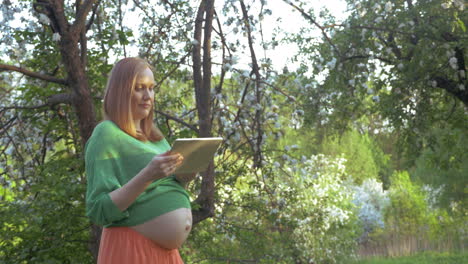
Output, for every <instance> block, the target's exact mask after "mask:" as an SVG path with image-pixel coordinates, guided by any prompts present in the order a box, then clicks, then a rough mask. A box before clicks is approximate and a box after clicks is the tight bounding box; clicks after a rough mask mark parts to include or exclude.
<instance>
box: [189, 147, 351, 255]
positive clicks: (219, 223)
mask: <svg viewBox="0 0 468 264" xmlns="http://www.w3.org/2000/svg"><path fill="white" fill-rule="evenodd" d="M285 158H286V157H285ZM293 164H294V167H292V166H291V165H293ZM344 171H345V167H344V160H343V159H335V158H331V157H327V156H324V155H316V156H311V157H310V158H304V159H303V160H301V161H300V162H298V161H294V160H293V159H291V160H285V163H284V164H283V165H280V164H275V165H273V167H272V168H271V171H269V172H267V173H264V174H261V175H255V174H252V173H249V172H247V171H246V172H244V173H243V174H242V175H241V176H240V177H238V178H237V180H236V181H234V182H232V183H231V184H225V185H222V186H219V188H218V189H217V192H218V197H219V198H218V199H219V203H218V207H217V211H216V217H215V218H214V219H213V220H212V222H211V221H210V223H204V224H203V225H200V226H197V227H196V230H195V232H194V235H193V236H192V239H191V240H190V241H189V242H188V244H187V245H186V246H185V247H184V250H183V252H184V254H185V258H186V261H187V262H195V261H201V260H204V262H203V261H202V262H201V263H218V262H217V261H219V263H224V262H226V261H253V262H259V263H272V262H274V263H309V262H317V263H341V262H342V261H344V260H345V259H347V258H349V256H350V255H352V254H353V252H354V249H355V247H356V244H355V239H356V238H357V235H358V230H359V227H358V226H357V224H356V217H355V215H354V212H355V211H354V206H353V204H352V202H351V201H352V194H351V193H350V192H349V191H348V188H347V186H346V183H345V182H344V181H343V180H342V178H343V177H344ZM259 240H260V241H262V242H261V243H259ZM194 249H198V251H196V250H194Z"/></svg>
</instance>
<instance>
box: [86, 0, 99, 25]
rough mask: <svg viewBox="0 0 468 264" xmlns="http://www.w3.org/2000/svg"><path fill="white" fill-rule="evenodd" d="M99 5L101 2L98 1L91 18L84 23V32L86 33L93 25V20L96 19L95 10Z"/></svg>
mask: <svg viewBox="0 0 468 264" xmlns="http://www.w3.org/2000/svg"><path fill="white" fill-rule="evenodd" d="M100 3H101V0H98V1H97V3H96V4H95V5H94V7H93V14H92V15H91V18H90V19H89V21H88V23H86V31H88V30H89V29H90V28H91V26H92V25H93V23H94V18H95V17H96V13H97V9H98V7H99V4H100Z"/></svg>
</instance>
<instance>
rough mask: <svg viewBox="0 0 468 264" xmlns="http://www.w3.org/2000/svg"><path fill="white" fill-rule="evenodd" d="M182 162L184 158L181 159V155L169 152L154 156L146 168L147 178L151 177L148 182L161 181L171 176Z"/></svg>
mask: <svg viewBox="0 0 468 264" xmlns="http://www.w3.org/2000/svg"><path fill="white" fill-rule="evenodd" d="M183 160H184V157H182V155H180V154H179V153H172V152H170V151H168V152H166V153H163V154H160V155H157V156H154V158H153V159H152V160H151V161H150V163H148V165H147V166H146V169H147V170H148V172H149V176H150V177H151V179H149V180H156V179H161V178H164V177H167V176H169V175H171V174H173V173H174V172H175V170H176V169H177V168H178V167H179V166H180V165H181V164H182V161H183Z"/></svg>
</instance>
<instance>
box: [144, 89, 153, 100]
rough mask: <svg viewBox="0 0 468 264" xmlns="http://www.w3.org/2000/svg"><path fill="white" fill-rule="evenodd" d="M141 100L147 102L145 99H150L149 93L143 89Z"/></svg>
mask: <svg viewBox="0 0 468 264" xmlns="http://www.w3.org/2000/svg"><path fill="white" fill-rule="evenodd" d="M143 99H144V100H147V99H151V92H150V90H149V89H145V90H144V92H143Z"/></svg>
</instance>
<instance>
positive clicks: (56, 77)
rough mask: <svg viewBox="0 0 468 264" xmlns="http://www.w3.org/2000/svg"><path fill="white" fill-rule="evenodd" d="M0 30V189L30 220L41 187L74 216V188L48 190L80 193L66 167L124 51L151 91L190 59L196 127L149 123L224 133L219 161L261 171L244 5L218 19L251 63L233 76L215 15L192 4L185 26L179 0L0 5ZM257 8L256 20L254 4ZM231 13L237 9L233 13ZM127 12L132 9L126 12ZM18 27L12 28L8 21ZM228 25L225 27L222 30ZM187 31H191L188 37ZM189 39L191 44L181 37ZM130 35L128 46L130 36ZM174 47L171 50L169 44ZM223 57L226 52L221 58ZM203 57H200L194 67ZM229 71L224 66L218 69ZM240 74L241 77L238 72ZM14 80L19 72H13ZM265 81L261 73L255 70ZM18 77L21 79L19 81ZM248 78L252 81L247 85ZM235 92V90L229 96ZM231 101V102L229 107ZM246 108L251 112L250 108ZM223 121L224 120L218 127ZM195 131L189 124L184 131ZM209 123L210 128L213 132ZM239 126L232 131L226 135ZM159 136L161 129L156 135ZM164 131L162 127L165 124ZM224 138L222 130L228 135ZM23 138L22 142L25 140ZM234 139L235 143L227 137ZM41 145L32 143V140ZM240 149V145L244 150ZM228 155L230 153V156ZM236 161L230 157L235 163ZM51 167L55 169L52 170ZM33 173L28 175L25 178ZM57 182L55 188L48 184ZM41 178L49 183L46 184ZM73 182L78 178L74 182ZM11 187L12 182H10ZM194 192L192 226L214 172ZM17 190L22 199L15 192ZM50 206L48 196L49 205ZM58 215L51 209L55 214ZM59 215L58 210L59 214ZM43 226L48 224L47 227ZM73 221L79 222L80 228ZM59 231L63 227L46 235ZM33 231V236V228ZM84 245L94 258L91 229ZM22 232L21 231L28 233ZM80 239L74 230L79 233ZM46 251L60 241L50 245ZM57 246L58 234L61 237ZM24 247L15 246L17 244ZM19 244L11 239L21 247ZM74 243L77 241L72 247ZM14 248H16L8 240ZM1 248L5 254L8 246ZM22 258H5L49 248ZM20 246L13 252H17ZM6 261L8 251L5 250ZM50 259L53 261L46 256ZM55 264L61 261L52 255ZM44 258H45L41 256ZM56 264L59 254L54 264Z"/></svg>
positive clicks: (209, 210)
mask: <svg viewBox="0 0 468 264" xmlns="http://www.w3.org/2000/svg"><path fill="white" fill-rule="evenodd" d="M3 4H4V5H2V8H3V9H2V11H3V14H4V16H3V20H4V21H3V22H2V24H1V29H2V31H3V32H5V34H4V35H3V39H2V40H4V43H6V44H8V46H4V47H2V50H1V52H2V54H4V55H6V58H9V59H8V60H7V61H2V62H1V63H0V70H1V71H2V78H3V79H2V84H3V85H4V86H5V91H2V93H3V94H4V95H6V96H5V97H2V99H1V103H2V105H1V107H0V113H1V119H2V120H1V122H2V123H1V129H2V130H1V133H0V134H1V137H2V142H4V145H3V146H2V149H1V150H0V151H1V154H2V160H1V163H2V165H4V166H3V168H5V169H3V168H2V170H1V171H0V173H1V174H2V176H3V175H4V176H3V177H4V183H3V184H4V187H5V188H4V190H8V191H12V192H13V193H15V195H14V196H10V198H9V199H8V201H10V200H11V197H14V198H13V199H14V200H15V201H18V202H21V203H20V204H23V203H24V204H26V205H30V204H31V203H34V201H35V200H36V199H37V200H40V202H36V203H35V205H37V206H34V211H29V213H30V214H40V212H41V208H43V207H42V206H45V204H47V199H49V198H51V197H47V196H42V195H39V196H38V194H39V193H41V192H40V191H39V190H40V189H41V186H42V184H46V183H51V184H52V185H51V186H49V187H51V189H50V191H49V192H50V193H53V194H57V196H58V197H60V199H58V198H57V199H56V201H57V204H58V205H61V204H64V203H66V202H65V201H66V200H67V198H70V199H73V200H75V199H77V201H78V205H79V206H77V207H73V208H71V207H65V208H67V209H66V210H65V209H64V210H65V211H64V212H68V213H70V214H75V213H76V214H78V215H79V214H80V213H79V212H80V209H82V208H83V203H82V202H83V198H84V197H83V190H82V189H80V188H75V189H73V190H71V191H70V192H63V190H64V188H63V184H58V182H60V183H62V181H63V180H64V181H65V182H75V181H76V183H77V184H80V185H81V186H85V177H84V174H83V164H82V162H81V163H73V164H74V165H73V166H68V167H67V162H69V161H70V160H81V158H82V155H83V153H82V151H83V146H84V144H85V143H86V141H87V139H88V138H89V136H90V135H91V133H92V130H93V128H94V126H95V125H96V123H97V120H98V119H99V116H100V113H99V112H97V111H96V110H95V108H96V107H99V106H100V104H101V102H100V100H101V98H102V92H103V88H104V86H105V81H106V73H108V72H109V71H110V68H111V66H112V61H109V60H110V59H111V56H112V55H115V56H127V55H128V54H129V53H130V52H129V49H130V47H137V48H139V55H140V56H142V57H145V58H147V59H148V60H149V61H150V63H151V64H153V65H155V68H156V69H157V70H158V71H157V74H156V77H157V82H158V86H161V87H163V86H166V85H167V83H166V82H168V81H174V80H175V81H181V80H183V79H184V78H185V81H186V82H190V79H191V78H187V74H190V75H191V74H192V73H191V72H189V71H187V70H183V69H180V68H182V67H183V66H185V65H184V64H185V63H186V58H187V57H188V56H190V54H191V56H192V60H193V65H192V70H193V86H194V88H195V89H193V94H195V98H196V101H195V109H196V110H197V113H198V121H197V120H194V119H193V118H189V120H188V121H186V120H183V119H182V118H179V117H177V116H175V115H173V114H170V113H167V112H165V111H162V110H160V109H156V112H157V113H159V116H158V119H159V121H161V120H163V121H164V120H165V121H166V124H168V120H171V121H174V122H175V123H176V124H177V125H180V126H181V127H182V128H179V129H176V130H177V131H179V132H180V131H182V130H183V129H184V128H188V129H190V130H192V131H193V132H194V133H196V134H197V135H198V136H202V137H205V136H210V135H211V134H212V133H213V131H216V132H217V133H225V138H226V142H231V144H226V147H225V148H224V149H222V154H223V155H224V157H228V156H229V155H231V153H232V152H233V153H236V152H238V154H236V155H238V156H239V157H242V159H244V160H247V159H249V158H250V157H254V160H255V166H254V168H261V167H262V166H263V163H264V160H263V158H262V156H263V155H264V153H263V149H262V148H263V147H264V144H265V140H266V137H265V135H266V133H265V130H264V127H265V126H267V125H269V124H268V123H267V122H264V121H263V120H264V116H263V115H264V111H265V110H264V108H266V107H269V105H271V102H270V101H268V100H267V99H268V98H265V97H264V96H263V90H264V89H265V87H266V86H267V85H270V86H268V87H272V88H271V89H273V88H274V87H273V86H271V84H269V83H267V82H266V81H265V80H266V79H267V77H264V76H262V75H261V73H260V67H259V64H258V62H257V59H256V56H255V52H254V49H253V45H254V37H253V35H252V31H253V30H254V26H255V24H256V23H258V20H255V19H254V17H253V16H252V15H250V14H249V6H246V5H245V3H244V2H243V1H239V2H235V3H234V2H229V1H228V2H226V4H225V7H224V9H225V12H226V14H227V13H229V12H231V11H232V12H234V13H241V14H242V15H241V16H240V17H238V18H237V17H236V20H238V21H239V22H238V23H236V24H235V25H237V26H240V27H241V28H242V30H243V31H244V32H246V39H247V42H248V44H247V45H248V47H249V49H248V50H249V52H250V54H249V56H251V62H252V71H251V72H250V73H248V72H247V71H244V72H243V73H242V74H241V75H238V74H237V73H236V72H238V71H241V70H240V69H235V68H234V67H233V65H234V64H235V63H234V60H235V58H234V56H233V55H232V52H233V51H232V50H233V49H235V46H236V45H239V44H237V43H238V42H237V43H235V44H234V45H232V44H231V45H230V44H229V43H227V41H226V38H225V35H224V34H223V29H222V24H221V22H220V19H219V15H218V14H216V15H215V11H214V1H208V0H203V1H201V2H200V5H199V6H198V9H197V12H196V16H195V20H192V19H191V17H192V14H193V9H194V8H193V7H192V6H190V5H189V4H188V3H187V2H186V1H162V2H161V3H160V4H158V5H152V4H150V3H149V2H146V1H136V0H135V1H118V2H117V1H104V0H87V1H76V2H75V3H72V2H70V1H60V0H37V1H22V2H17V3H12V2H11V1H8V0H5V1H3ZM254 4H258V5H259V6H260V7H261V8H260V9H259V10H260V14H261V15H263V14H264V12H265V13H268V12H267V11H265V10H264V8H263V7H264V3H263V2H262V1H261V2H260V3H254ZM124 6H129V7H130V8H129V9H128V10H130V11H129V12H133V11H135V10H139V11H138V12H140V13H143V14H144V19H142V24H141V28H142V29H141V31H139V32H132V31H131V29H130V28H129V27H126V26H124V23H123V21H124V19H123V17H124V15H125V14H124V12H125V10H126V9H124ZM239 10H241V11H239ZM135 12H136V11H135ZM18 17H21V18H20V19H19V20H20V22H21V23H17V22H16V21H15V20H16V19H17V18H18ZM214 19H216V22H217V23H216V25H217V26H218V30H217V31H216V33H217V34H218V35H217V38H216V41H217V43H219V42H221V45H219V44H218V45H217V48H218V49H219V50H222V51H223V52H222V54H223V55H222V60H221V61H222V62H221V77H220V79H219V83H218V84H217V85H215V89H214V91H215V93H214V94H213V91H212V86H213V85H212V81H213V74H212V70H211V64H212V58H211V49H212V45H211V42H212V40H213V39H215V38H214V37H213V36H212V31H213V21H214ZM230 23H232V21H231V22H229V21H228V22H227V24H228V25H230ZM192 30H193V31H192ZM192 32H193V37H190V34H191V33H192ZM137 37H138V38H137ZM174 39H175V40H178V41H180V42H179V43H178V44H174V43H173V42H171V40H174ZM180 51H182V52H180ZM226 52H227V53H229V54H230V56H229V58H227V57H226ZM202 57H203V59H202ZM228 65H229V66H228ZM228 70H230V71H232V74H233V76H236V75H237V76H238V77H239V78H238V81H239V82H238V83H236V82H235V81H234V82H231V85H234V84H235V86H232V87H231V89H229V90H228V91H224V90H223V84H224V82H225V79H224V76H225V74H226V72H227V71H228ZM246 72H247V74H246ZM16 73H19V74H16ZM265 73H268V71H265ZM24 76H26V77H27V78H24ZM253 76H254V77H253ZM238 89H242V90H241V91H242V92H241V93H239V90H238ZM228 93H232V94H238V95H239V94H241V97H240V98H238V97H233V98H235V99H236V100H237V101H238V102H237V103H233V105H237V106H236V107H234V108H235V110H234V111H233V112H229V111H227V108H225V107H224V106H225V105H226V104H227V102H228V101H227V99H228V98H227V96H226V95H224V94H228ZM229 103H231V102H229ZM252 105H255V108H253V113H252V108H250V106H252ZM223 120H229V122H225V121H223ZM195 122H196V123H198V125H193V123H195ZM214 123H216V126H215V125H213V124H214ZM239 125H240V126H241V133H239V132H238V131H236V129H238V126H239ZM164 129H166V128H164ZM167 129H169V130H170V129H171V127H169V125H167ZM228 131H229V132H228ZM25 132H27V133H28V134H26V133H25ZM237 137H241V138H242V140H241V141H239V139H236V138H237ZM37 139H41V140H37ZM246 146H248V147H246ZM231 150H232V151H231ZM239 159H240V158H239ZM61 166H63V167H65V168H68V169H69V170H70V171H73V173H69V175H66V176H65V177H64V176H63V175H61V176H60V175H58V173H59V172H63V171H61V170H57V168H59V167H61ZM54 169H55V170H54ZM35 173H37V177H32V176H33V175H34V174H35ZM57 177H59V179H60V180H59V181H57ZM46 179H55V180H54V181H50V182H49V181H46ZM77 179H78V180H77ZM11 183H13V184H11ZM194 188H195V189H197V193H198V198H197V199H196V200H195V202H196V204H197V206H194V210H193V213H194V222H195V223H196V222H199V221H202V220H203V219H206V218H207V217H210V216H212V215H213V210H214V193H215V190H214V166H213V165H211V167H210V168H209V169H208V171H207V172H205V173H204V174H203V177H202V181H201V183H200V184H199V185H197V184H196V185H195V186H194ZM20 192H22V195H18V193H20ZM54 199H55V198H54ZM58 207H60V206H58ZM3 208H4V209H5V210H6V212H8V214H6V216H8V217H11V218H14V216H13V213H12V212H13V211H15V210H19V211H21V212H23V213H25V214H26V212H27V210H28V208H32V207H31V206H17V204H16V203H12V202H7V203H6V206H5V207H3ZM67 210H68V211H67ZM47 219H48V221H47V223H48V224H44V225H42V227H41V228H46V229H48V230H49V229H54V228H55V227H53V226H51V225H50V223H53V221H52V220H50V219H53V218H52V216H51V215H50V216H47ZM49 220H50V221H49ZM6 222H9V223H10V224H11V225H13V226H14V228H12V229H11V232H10V233H8V234H10V235H12V237H16V238H18V237H17V235H16V236H15V232H16V234H18V232H19V230H21V229H22V226H23V225H26V226H28V227H31V228H36V227H37V226H38V225H39V224H38V222H35V221H32V222H31V223H29V224H28V223H23V222H15V223H12V220H11V219H10V218H7V220H6ZM85 222H86V221H85V220H83V219H82V220H81V221H79V224H83V223H85ZM55 229H57V230H58V232H57V233H60V232H61V231H63V230H66V227H63V226H61V227H59V228H55ZM37 230H40V229H37ZM92 233H93V238H92V239H91V252H92V253H93V255H94V256H96V254H97V249H98V245H99V235H100V229H99V228H98V227H96V226H93V227H92ZM30 234H31V233H25V235H30ZM80 235H82V232H81V233H80ZM53 237H54V241H56V242H54V243H58V241H62V240H63V239H58V240H56V238H57V236H56V235H54V236H53ZM61 237H62V238H63V235H62V236H61ZM21 239H22V240H24V238H21ZM21 239H20V240H21ZM75 242H79V243H82V242H86V241H85V240H84V241H83V240H78V239H77V240H75ZM15 243H17V242H15ZM15 243H13V244H9V245H10V246H11V247H10V249H12V250H13V249H14V248H15V247H16V245H17V244H15ZM24 247H25V250H29V252H30V254H26V255H23V254H20V253H18V252H20V250H21V249H20V250H17V251H15V252H16V253H12V254H15V255H10V256H11V259H16V260H18V261H21V260H25V259H26V260H31V256H33V255H34V254H36V253H37V252H42V251H41V248H42V247H52V248H54V246H50V244H46V245H42V246H38V245H34V244H33V245H31V244H28V245H24ZM20 248H21V247H20ZM9 252H10V253H11V252H13V251H9ZM52 255H54V254H53V253H52ZM58 258H59V259H60V258H62V257H58ZM45 259H46V260H47V258H45ZM63 259H66V256H63V258H62V260H63Z"/></svg>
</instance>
